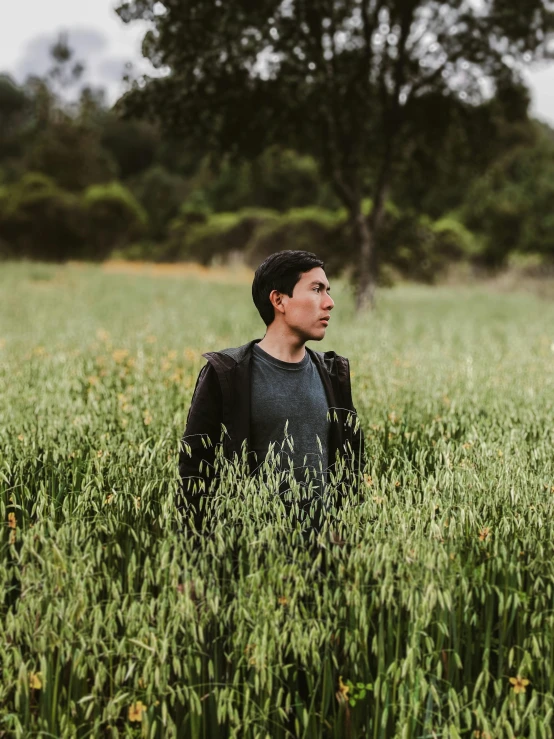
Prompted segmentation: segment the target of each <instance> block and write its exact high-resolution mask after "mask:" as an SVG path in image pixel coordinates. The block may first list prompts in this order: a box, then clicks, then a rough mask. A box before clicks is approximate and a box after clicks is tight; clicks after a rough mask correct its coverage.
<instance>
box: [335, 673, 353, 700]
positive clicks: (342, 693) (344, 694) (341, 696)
mask: <svg viewBox="0 0 554 739" xmlns="http://www.w3.org/2000/svg"><path fill="white" fill-rule="evenodd" d="M349 692H350V688H349V687H348V685H345V684H344V683H343V681H342V675H341V676H340V677H339V689H338V690H337V692H336V693H335V696H336V698H337V700H338V702H339V703H343V702H345V701H348V700H349V698H348V693H349Z"/></svg>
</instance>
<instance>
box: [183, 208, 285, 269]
mask: <svg viewBox="0 0 554 739" xmlns="http://www.w3.org/2000/svg"><path fill="white" fill-rule="evenodd" d="M275 218H277V214H276V213H274V212H273V211H270V210H264V209H254V208H245V209H244V210H240V211H237V212H236V213H214V214H212V215H210V216H209V217H207V218H206V220H205V221H204V222H192V223H191V222H190V221H189V220H188V218H187V214H186V213H185V214H183V216H181V217H180V218H178V219H176V220H175V221H174V222H173V224H172V228H171V242H172V252H173V253H174V254H175V257H176V258H179V259H187V260H191V261H197V262H200V263H201V264H209V263H210V262H211V261H212V260H213V259H214V258H215V257H224V258H225V257H226V256H229V255H230V254H232V253H235V252H238V251H243V250H244V249H245V248H246V246H247V244H248V243H249V241H250V239H251V238H252V235H253V233H254V231H255V230H256V229H257V228H258V227H259V226H260V224H261V223H266V222H268V221H271V220H273V219H275Z"/></svg>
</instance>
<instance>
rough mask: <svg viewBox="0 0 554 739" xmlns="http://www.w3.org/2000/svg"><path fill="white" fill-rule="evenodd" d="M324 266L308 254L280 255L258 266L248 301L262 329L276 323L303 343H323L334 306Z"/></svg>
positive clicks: (285, 253)
mask: <svg viewBox="0 0 554 739" xmlns="http://www.w3.org/2000/svg"><path fill="white" fill-rule="evenodd" d="M324 266H325V265H324V263H323V262H322V261H321V259H318V258H317V257H316V255H315V254H312V253H311V252H308V251H280V252H277V253H276V254H272V255H271V256H270V257H268V258H267V259H266V260H265V261H264V262H262V264H260V266H259V267H258V269H257V270H256V274H255V275H254V282H253V283H252V298H253V299H254V303H255V305H256V308H257V309H258V311H259V313H260V315H261V317H262V319H263V321H264V323H265V324H266V326H270V325H271V324H273V323H274V321H278V322H279V323H280V324H281V325H283V327H285V326H286V328H287V329H288V330H289V331H292V332H293V333H295V334H297V335H298V337H299V338H301V339H302V340H303V341H309V340H310V339H315V340H316V341H318V340H320V339H323V337H324V336H325V329H326V328H327V322H326V321H325V319H327V320H328V318H329V314H330V312H331V310H332V309H333V306H334V302H333V300H332V299H331V296H330V295H329V290H330V287H329V282H328V280H327V276H326V274H325V271H324Z"/></svg>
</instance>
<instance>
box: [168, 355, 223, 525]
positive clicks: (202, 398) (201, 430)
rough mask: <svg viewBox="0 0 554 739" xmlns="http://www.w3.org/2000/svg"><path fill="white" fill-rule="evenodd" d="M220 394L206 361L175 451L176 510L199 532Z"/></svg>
mask: <svg viewBox="0 0 554 739" xmlns="http://www.w3.org/2000/svg"><path fill="white" fill-rule="evenodd" d="M222 407H223V402H222V394H221V387H220V385H219V380H218V379H217V374H216V371H215V370H214V368H213V367H212V365H211V364H210V363H209V362H208V364H206V365H205V366H204V367H203V368H202V369H201V370H200V374H199V375H198V379H197V381H196V387H195V389H194V393H193V396H192V401H191V405H190V409H189V412H188V416H187V425H186V428H185V432H184V434H183V437H182V439H181V444H180V449H179V477H180V480H181V485H180V489H179V495H178V500H177V508H178V509H179V510H180V511H181V512H182V513H184V514H185V515H186V516H188V515H192V517H193V521H194V524H195V527H196V529H197V530H198V531H202V528H203V523H204V519H205V516H204V505H205V502H206V501H205V500H204V501H203V502H202V498H205V497H206V496H207V494H208V492H209V488H210V483H211V481H212V480H213V479H214V462H215V448H216V445H217V444H218V443H219V441H220V437H221V424H222V422H223V418H222V416H223V413H222Z"/></svg>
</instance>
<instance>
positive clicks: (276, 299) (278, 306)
mask: <svg viewBox="0 0 554 739" xmlns="http://www.w3.org/2000/svg"><path fill="white" fill-rule="evenodd" d="M269 300H270V302H271V305H272V306H273V307H274V308H275V310H276V311H279V313H284V312H285V306H284V305H283V295H282V294H281V293H280V292H279V291H278V290H272V291H271V292H270V293H269Z"/></svg>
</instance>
